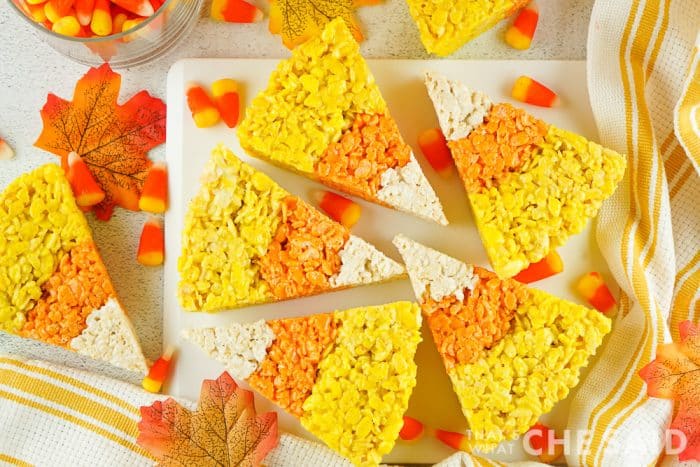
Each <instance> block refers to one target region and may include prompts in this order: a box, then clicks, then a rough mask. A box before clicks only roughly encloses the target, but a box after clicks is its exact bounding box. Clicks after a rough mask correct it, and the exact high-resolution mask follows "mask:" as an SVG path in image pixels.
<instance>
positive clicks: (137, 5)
mask: <svg viewBox="0 0 700 467" xmlns="http://www.w3.org/2000/svg"><path fill="white" fill-rule="evenodd" d="M112 3H114V4H115V5H119V6H120V7H122V8H124V9H125V10H127V11H130V12H132V13H134V14H136V15H139V16H151V15H152V14H153V13H155V11H153V5H151V2H149V1H148V0H112Z"/></svg>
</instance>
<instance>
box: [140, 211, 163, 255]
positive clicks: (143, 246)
mask: <svg viewBox="0 0 700 467" xmlns="http://www.w3.org/2000/svg"><path fill="white" fill-rule="evenodd" d="M164 258H165V238H164V235H163V223H162V221H161V220H160V219H158V218H157V217H151V218H150V219H148V221H146V223H145V224H144V226H143V231H142V232H141V239H140V240H139V250H138V253H137V256H136V259H137V260H138V262H139V263H141V264H143V265H144V266H160V265H161V264H163V259H164Z"/></svg>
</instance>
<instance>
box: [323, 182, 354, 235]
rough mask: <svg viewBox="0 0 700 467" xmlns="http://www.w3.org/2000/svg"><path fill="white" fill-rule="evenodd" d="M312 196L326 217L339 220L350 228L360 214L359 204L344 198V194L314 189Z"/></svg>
mask: <svg viewBox="0 0 700 467" xmlns="http://www.w3.org/2000/svg"><path fill="white" fill-rule="evenodd" d="M313 197H314V198H315V199H316V201H317V202H318V205H319V207H320V208H321V209H323V211H324V212H325V213H326V214H328V217H330V218H331V219H333V220H334V221H336V222H340V223H341V224H343V225H344V226H345V227H347V228H350V227H352V226H353V225H355V224H356V223H357V221H358V220H359V219H360V215H361V214H362V208H361V207H360V205H359V204H357V203H354V202H353V201H351V200H349V199H347V198H345V197H344V196H340V195H337V194H335V193H331V192H330V191H325V190H319V191H314V193H313Z"/></svg>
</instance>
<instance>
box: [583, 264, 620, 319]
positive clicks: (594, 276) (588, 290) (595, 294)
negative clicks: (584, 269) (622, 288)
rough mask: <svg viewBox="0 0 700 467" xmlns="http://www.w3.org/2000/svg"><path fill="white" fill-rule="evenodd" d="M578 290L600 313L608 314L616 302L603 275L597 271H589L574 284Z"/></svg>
mask: <svg viewBox="0 0 700 467" xmlns="http://www.w3.org/2000/svg"><path fill="white" fill-rule="evenodd" d="M576 289H577V290H578V292H579V293H580V294H581V295H582V296H583V298H585V299H586V301H587V302H588V303H590V304H591V306H593V308H595V309H596V310H598V311H600V312H601V313H604V314H608V313H610V312H612V311H613V310H614V309H615V306H616V304H617V302H616V301H615V297H613V294H612V293H611V292H610V289H609V288H608V286H607V285H605V282H604V281H603V277H602V276H601V275H600V273H598V272H589V273H588V274H585V275H584V276H583V277H581V279H579V281H578V283H577V284H576Z"/></svg>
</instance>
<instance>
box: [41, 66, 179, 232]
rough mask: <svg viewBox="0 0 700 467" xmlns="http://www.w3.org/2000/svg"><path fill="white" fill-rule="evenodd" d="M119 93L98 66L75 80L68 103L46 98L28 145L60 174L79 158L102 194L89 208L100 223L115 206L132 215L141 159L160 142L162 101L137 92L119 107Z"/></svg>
mask: <svg viewBox="0 0 700 467" xmlns="http://www.w3.org/2000/svg"><path fill="white" fill-rule="evenodd" d="M120 88H121V76H120V75H119V74H118V73H115V72H114V71H112V69H111V68H110V67H109V65H108V64H104V65H102V66H100V67H99V68H91V69H90V70H89V71H88V72H87V73H86V74H85V75H84V76H83V77H82V78H80V80H78V82H77V84H76V86H75V92H74V94H73V100H72V101H66V100H64V99H62V98H60V97H57V96H55V95H54V94H49V95H48V97H47V98H46V104H44V107H43V108H42V109H41V119H42V121H43V124H44V126H43V128H42V131H41V134H40V135H39V138H38V139H37V140H36V142H35V143H34V145H35V146H36V147H38V148H41V149H45V150H47V151H49V152H52V153H54V154H56V155H57V156H59V157H61V164H62V165H63V167H64V169H65V168H66V159H67V156H68V153H70V152H71V151H75V152H76V153H78V155H80V156H82V158H83V160H84V161H85V162H86V163H87V165H88V167H89V168H90V171H91V172H92V174H93V175H94V177H95V179H96V180H97V182H98V183H99V184H100V186H101V187H102V189H103V190H104V192H105V194H106V196H105V199H104V201H103V202H102V203H100V204H99V205H97V206H96V208H95V212H96V214H97V216H98V217H99V218H101V219H104V220H107V219H109V218H110V216H111V214H112V210H113V208H114V206H115V205H118V206H122V207H124V208H126V209H131V210H138V202H139V196H140V194H141V188H142V187H143V181H144V178H145V177H146V174H147V172H148V169H149V167H150V166H151V161H150V160H149V159H148V156H147V153H148V151H149V150H151V149H152V148H153V147H155V146H158V145H159V144H161V143H163V142H164V141H165V104H164V103H163V101H162V100H160V99H158V98H155V97H152V96H151V95H150V94H149V93H148V92H146V91H141V92H139V93H138V94H136V95H135V96H133V97H132V98H131V99H129V100H128V101H127V102H126V103H125V104H123V105H119V104H118V103H117V98H118V97H119V91H120Z"/></svg>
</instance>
